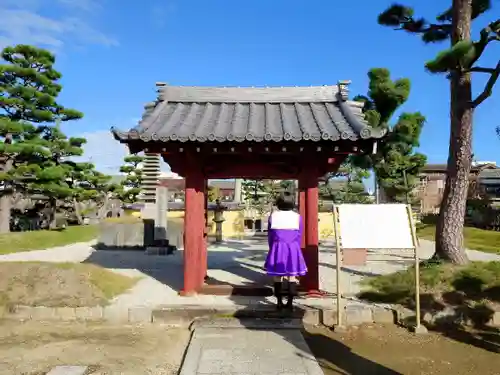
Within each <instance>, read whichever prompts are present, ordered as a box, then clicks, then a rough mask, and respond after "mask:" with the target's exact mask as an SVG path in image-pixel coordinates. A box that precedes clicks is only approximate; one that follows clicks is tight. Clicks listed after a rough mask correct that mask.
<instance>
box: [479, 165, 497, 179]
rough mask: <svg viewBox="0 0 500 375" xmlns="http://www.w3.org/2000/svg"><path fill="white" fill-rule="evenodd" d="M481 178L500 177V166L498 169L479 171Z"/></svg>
mask: <svg viewBox="0 0 500 375" xmlns="http://www.w3.org/2000/svg"><path fill="white" fill-rule="evenodd" d="M479 178H481V179H483V178H486V179H487V178H494V179H498V178H500V168H498V169H484V170H482V171H481V172H479Z"/></svg>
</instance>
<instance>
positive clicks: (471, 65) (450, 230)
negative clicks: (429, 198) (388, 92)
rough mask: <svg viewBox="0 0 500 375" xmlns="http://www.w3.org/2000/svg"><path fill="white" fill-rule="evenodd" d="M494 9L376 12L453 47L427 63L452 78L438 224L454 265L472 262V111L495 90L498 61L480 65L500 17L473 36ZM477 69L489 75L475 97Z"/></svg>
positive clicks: (462, 2)
mask: <svg viewBox="0 0 500 375" xmlns="http://www.w3.org/2000/svg"><path fill="white" fill-rule="evenodd" d="M490 8H491V0H452V1H451V5H450V7H449V8H448V9H446V10H445V11H444V12H442V13H441V14H439V15H438V16H437V17H436V21H435V22H434V23H431V22H429V21H427V20H426V19H424V18H415V17H414V11H413V9H412V8H410V7H406V6H404V5H400V4H394V5H392V6H391V7H389V8H388V9H387V10H386V11H384V12H383V13H381V14H380V15H379V17H378V22H379V23H380V24H381V25H384V26H389V27H394V28H396V29H398V30H404V31H407V32H409V33H412V34H417V35H419V36H421V38H422V40H423V41H424V42H425V43H434V42H441V41H450V42H451V47H450V48H447V49H446V50H444V51H442V52H441V53H439V54H438V55H437V56H436V58H435V59H434V60H432V61H428V62H427V63H426V64H425V67H426V69H427V70H428V71H429V72H431V73H436V74H439V73H442V74H446V76H447V78H449V79H450V93H451V98H450V99H451V100H450V114H451V115H450V120H451V131H450V141H449V144H450V146H449V150H450V151H449V156H448V169H447V177H446V185H445V189H444V193H443V199H442V202H441V209H440V215H439V219H438V223H437V227H436V253H435V258H438V259H443V260H446V261H451V262H452V263H455V264H464V263H467V262H468V258H467V254H466V253H465V249H464V248H463V227H464V218H465V209H466V202H467V193H468V186H469V174H470V169H471V165H472V117H473V113H474V110H475V109H476V108H477V107H478V106H479V105H480V104H481V103H482V102H484V100H486V99H487V98H488V97H489V96H490V95H491V93H492V91H493V87H494V86H495V84H496V82H497V80H498V77H499V76H500V60H499V61H498V63H497V64H496V66H495V67H483V66H479V65H478V61H479V59H480V58H481V56H482V55H483V54H484V52H485V51H486V49H487V47H488V45H490V43H492V42H495V41H500V19H497V20H495V21H492V22H490V23H489V24H488V25H487V26H486V27H485V28H483V29H482V30H481V31H480V33H479V39H477V40H476V41H473V40H472V39H471V26H472V21H473V20H475V19H477V18H478V17H479V16H480V15H482V14H484V13H485V12H487V11H488V10H490ZM473 72H477V73H481V74H486V75H488V76H489V79H488V81H487V83H486V85H485V86H484V88H483V91H482V92H481V93H480V94H479V95H478V96H477V97H476V98H473V97H472V88H471V86H472V85H471V73H473Z"/></svg>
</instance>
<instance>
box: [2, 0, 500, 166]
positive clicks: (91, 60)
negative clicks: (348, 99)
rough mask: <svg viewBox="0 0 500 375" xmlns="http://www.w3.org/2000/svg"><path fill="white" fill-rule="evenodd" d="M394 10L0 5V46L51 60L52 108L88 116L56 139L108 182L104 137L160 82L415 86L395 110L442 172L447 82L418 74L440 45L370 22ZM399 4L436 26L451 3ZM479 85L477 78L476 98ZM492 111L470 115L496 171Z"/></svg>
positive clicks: (111, 1)
mask: <svg viewBox="0 0 500 375" xmlns="http://www.w3.org/2000/svg"><path fill="white" fill-rule="evenodd" d="M392 2H393V1H385V0H379V1H363V2H360V1H357V2H356V1H331V0H310V1H307V2H306V1H303V0H287V1H284V0H272V1H271V0H253V1H229V0H211V1H206V0H182V1H181V0H162V1H160V0H148V1H142V2H137V1H131V0H122V1H118V0H99V1H97V0H95V1H94V0H1V1H0V18H1V19H2V24H1V25H0V44H1V45H2V46H5V45H7V44H13V43H28V44H37V45H39V46H42V47H47V48H50V49H52V50H53V51H55V52H56V54H57V56H58V60H57V68H58V69H59V70H60V71H61V72H62V73H63V81H62V83H63V85H64V90H63V93H62V95H61V97H60V101H61V103H62V104H64V105H65V106H68V107H73V108H76V109H79V110H81V111H82V112H84V114H85V118H84V119H83V120H80V121H77V122H73V123H71V124H66V125H65V128H64V129H65V131H66V132H67V133H68V134H70V135H80V134H83V135H85V136H87V137H88V139H89V144H88V146H87V148H86V157H87V158H90V157H91V158H92V161H93V162H95V163H96V164H97V165H98V167H99V168H100V169H102V170H103V171H106V172H112V171H114V170H116V169H117V168H118V166H119V164H120V161H121V159H122V157H123V155H124V153H125V150H124V149H123V147H122V146H121V145H119V144H117V143H116V142H115V141H114V140H112V139H111V137H110V136H109V127H110V126H112V125H114V126H118V127H120V128H124V129H127V128H130V127H132V126H134V125H135V123H136V122H137V120H138V119H139V118H140V116H141V114H142V109H143V104H144V103H146V102H148V101H150V100H153V99H154V97H155V82H157V81H164V82H168V83H169V84H171V85H202V86H203V85H215V86H265V85H268V86H288V85H292V86H295V85H297V86H300V85H307V86H308V85H330V84H335V83H336V82H337V81H338V80H341V79H348V80H351V81H352V85H351V95H355V94H357V93H366V91H367V83H368V82H367V75H366V73H367V71H368V70H369V69H370V68H373V67H385V68H388V69H390V71H391V72H392V75H393V77H395V78H397V77H408V78H410V79H411V81H412V93H411V96H410V100H409V101H408V102H407V103H406V104H405V106H404V107H403V108H402V110H404V111H420V112H422V113H423V114H424V115H425V116H426V117H427V124H426V125H425V128H424V132H423V135H422V139H421V148H420V150H421V152H423V153H425V154H427V156H428V160H429V162H436V163H437V162H446V159H447V155H448V136H449V90H448V82H447V80H445V79H444V78H443V77H441V76H432V75H430V74H428V73H426V72H425V70H424V62H425V61H427V60H429V59H431V58H432V57H433V56H434V55H435V54H436V52H438V51H439V50H441V49H443V48H445V47H446V44H440V45H430V46H429V45H424V44H423V43H422V42H421V41H420V39H419V38H418V37H416V36H412V35H408V34H405V33H403V32H396V31H393V30H391V29H389V28H384V27H381V26H379V25H378V24H377V15H378V13H379V12H380V11H382V10H384V9H385V8H386V7H387V6H388V5H389V4H391V3H392ZM362 3H364V5H363V6H361V5H360V4H362ZM405 3H406V4H408V5H412V6H415V10H416V12H417V13H418V14H419V15H420V14H421V15H423V16H425V17H428V18H429V19H432V18H433V17H435V15H437V14H438V12H440V11H442V10H443V9H445V8H446V7H447V6H448V5H449V4H450V3H451V1H450V0H434V1H425V2H424V1H416V0H409V1H406V2H405ZM422 3H425V5H422ZM495 5H496V8H495V9H494V10H493V11H491V12H490V13H489V14H487V15H486V16H484V17H483V18H482V19H480V20H478V21H477V22H476V25H477V27H476V28H475V29H474V32H475V33H476V34H477V32H478V31H479V27H480V26H482V25H485V24H486V23H487V22H488V21H491V20H493V19H496V18H498V17H499V16H500V11H499V9H500V4H495ZM5 20H6V21H5ZM499 52H500V44H499V45H497V46H494V48H490V49H489V51H488V54H487V55H486V56H485V57H484V59H483V61H484V63H483V64H482V65H484V66H494V65H495V64H496V61H495V58H498V56H500V53H499ZM485 78H487V77H480V76H475V78H474V87H475V90H476V91H478V90H479V89H480V88H481V87H482V85H483V84H484V82H485ZM499 99H500V85H498V87H497V90H496V93H495V94H494V95H493V97H491V98H490V99H489V100H488V101H487V102H486V103H484V104H483V105H482V106H481V107H480V108H479V109H478V110H477V111H476V114H475V120H474V122H475V124H474V127H475V128H474V152H475V155H476V159H477V160H488V161H490V160H492V161H499V162H500V158H498V152H497V150H498V146H499V145H500V140H498V139H497V137H496V136H495V131H494V129H495V127H496V126H497V125H500V106H498V102H499ZM495 103H496V105H495Z"/></svg>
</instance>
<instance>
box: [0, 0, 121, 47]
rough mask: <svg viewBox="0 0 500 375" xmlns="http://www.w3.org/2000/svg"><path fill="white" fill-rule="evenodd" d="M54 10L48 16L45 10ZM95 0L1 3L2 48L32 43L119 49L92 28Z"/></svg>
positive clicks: (115, 42)
mask: <svg viewBox="0 0 500 375" xmlns="http://www.w3.org/2000/svg"><path fill="white" fill-rule="evenodd" d="M49 8H50V9H54V10H55V11H53V12H51V15H50V16H48V15H46V13H44V12H42V10H47V9H49ZM99 9H100V5H99V3H98V2H96V1H95V0H2V1H1V2H0V19H1V20H2V22H0V48H3V47H5V46H6V45H12V44H18V43H23V44H32V45H37V46H41V47H45V48H49V49H51V50H60V49H61V48H63V47H64V46H66V45H67V44H69V43H71V44H76V45H80V46H81V45H88V44H96V45H104V46H116V45H118V42H117V40H116V39H114V38H112V37H110V36H108V35H106V34H105V33H103V32H101V31H100V30H98V29H97V28H95V27H94V26H93V25H92V20H93V18H95V15H96V12H97V11H98V10H99Z"/></svg>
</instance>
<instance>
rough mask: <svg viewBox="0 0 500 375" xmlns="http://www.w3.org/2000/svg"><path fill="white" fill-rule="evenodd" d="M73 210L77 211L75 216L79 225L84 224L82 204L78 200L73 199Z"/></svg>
mask: <svg viewBox="0 0 500 375" xmlns="http://www.w3.org/2000/svg"><path fill="white" fill-rule="evenodd" d="M73 208H74V210H75V216H76V220H77V221H78V225H82V224H83V216H82V210H81V209H80V202H78V201H77V200H76V198H73Z"/></svg>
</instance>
